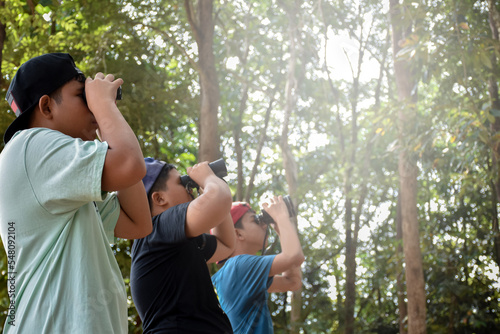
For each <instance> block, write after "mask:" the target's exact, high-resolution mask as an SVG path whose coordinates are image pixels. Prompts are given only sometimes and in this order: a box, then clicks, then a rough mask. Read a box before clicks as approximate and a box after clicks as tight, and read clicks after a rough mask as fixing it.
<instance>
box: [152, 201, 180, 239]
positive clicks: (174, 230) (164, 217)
mask: <svg viewBox="0 0 500 334" xmlns="http://www.w3.org/2000/svg"><path fill="white" fill-rule="evenodd" d="M189 203H190V202H186V203H182V204H179V205H176V206H174V207H171V208H168V209H167V210H165V211H163V212H162V213H160V214H159V215H158V216H155V217H154V218H153V220H154V221H155V224H156V228H155V229H154V231H153V233H152V234H151V235H150V238H149V239H150V243H153V244H154V243H156V242H158V243H178V242H179V243H180V242H184V241H186V240H187V237H186V229H185V224H186V213H187V207H188V206H189Z"/></svg>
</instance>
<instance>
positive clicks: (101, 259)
mask: <svg viewBox="0 0 500 334" xmlns="http://www.w3.org/2000/svg"><path fill="white" fill-rule="evenodd" d="M122 83H123V80H121V79H117V80H114V77H113V76H112V75H107V76H104V74H102V73H98V74H96V76H95V78H94V79H91V78H87V79H85V76H84V75H83V73H82V72H81V71H80V70H79V69H78V68H77V67H76V66H75V63H74V61H73V58H72V57H71V56H70V55H69V54H67V53H50V54H45V55H42V56H39V57H35V58H32V59H31V60H29V61H27V62H26V63H24V64H23V65H22V66H21V67H20V68H19V69H18V71H17V73H16V75H15V76H14V78H13V79H12V82H11V84H10V87H9V89H8V91H7V96H6V99H7V101H8V102H9V104H10V105H11V107H12V110H13V111H14V112H15V114H16V116H17V118H16V119H15V120H14V121H13V122H12V124H11V125H10V126H9V127H8V129H7V130H6V132H5V136H4V142H5V143H6V145H5V148H4V149H3V151H2V153H1V154H0V178H1V180H0V184H1V185H2V186H1V187H0V203H1V205H0V233H1V237H2V241H3V245H4V247H5V250H6V252H7V258H8V264H7V270H8V273H7V276H8V289H7V291H8V294H9V298H10V305H9V308H8V314H7V319H6V323H5V326H4V333H50V334H53V333H72V334H74V333H81V334H88V333H127V331H128V321H127V294H126V290H125V285H124V283H123V278H122V275H121V272H120V268H119V266H118V263H117V262H116V259H115V257H114V254H113V251H112V249H111V247H110V243H111V242H113V241H114V237H115V236H116V237H121V238H140V237H143V236H145V235H147V234H148V233H150V232H151V228H152V227H151V217H150V216H149V215H148V211H149V210H148V203H147V200H146V196H145V195H146V193H145V190H144V186H143V184H142V182H141V179H142V177H143V176H144V174H145V173H146V168H145V165H144V160H143V156H142V152H141V149H140V146H139V143H138V142H137V139H136V137H135V135H134V133H133V132H132V129H130V127H129V125H128V124H127V122H126V121H125V119H124V118H123V116H122V115H121V113H120V111H119V110H118V108H117V106H116V103H115V96H116V93H117V89H118V87H119V86H120V85H121V84H122ZM84 88H85V90H84ZM84 91H85V92H86V101H85V100H84V97H85V96H84ZM97 130H99V134H100V138H101V139H102V142H101V141H99V140H97V139H96V132H97ZM111 191H118V193H117V194H116V193H112V194H111V193H109V194H108V192H111Z"/></svg>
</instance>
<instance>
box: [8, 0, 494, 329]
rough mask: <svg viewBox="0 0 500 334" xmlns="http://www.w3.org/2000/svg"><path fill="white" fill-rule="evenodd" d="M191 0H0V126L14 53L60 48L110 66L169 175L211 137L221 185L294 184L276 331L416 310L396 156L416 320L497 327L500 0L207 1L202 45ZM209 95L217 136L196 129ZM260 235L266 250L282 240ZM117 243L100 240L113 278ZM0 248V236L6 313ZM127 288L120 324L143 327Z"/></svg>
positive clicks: (362, 323) (88, 66)
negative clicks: (290, 267)
mask: <svg viewBox="0 0 500 334" xmlns="http://www.w3.org/2000/svg"><path fill="white" fill-rule="evenodd" d="M200 1H207V2H208V1H209V0H198V1H195V0H185V1H184V2H179V1H167V0H142V1H133V0H109V1H99V0H59V1H49V0H39V1H37V0H27V1H21V0H4V1H0V54H1V63H0V66H1V67H0V73H1V76H0V90H1V94H0V97H1V99H0V135H1V136H2V137H3V133H4V131H5V129H6V128H7V126H8V124H10V122H11V121H12V120H13V119H14V117H15V116H14V115H13V113H12V111H11V110H10V109H9V106H8V104H7V102H6V101H5V100H4V97H5V94H6V91H7V88H8V86H9V84H10V81H11V79H12V77H13V75H14V74H15V72H16V70H17V68H18V67H19V66H20V65H21V64H22V63H23V62H25V61H26V60H28V59H30V58H32V57H34V56H37V55H40V54H43V53H47V52H69V53H70V54H71V55H72V56H73V58H74V59H75V61H76V63H77V66H78V67H79V68H80V69H82V71H83V72H84V73H85V74H86V75H94V74H95V73H96V72H98V71H101V72H105V73H113V74H114V75H115V76H116V77H121V78H123V79H124V82H125V83H124V85H123V100H122V101H120V102H119V108H120V110H121V111H122V113H123V114H124V116H125V118H126V119H127V121H128V122H129V124H130V125H131V127H132V129H133V130H134V131H135V133H136V135H137V137H138V140H139V142H140V144H141V147H142V149H143V152H144V156H153V157H155V158H158V159H162V160H165V161H168V162H170V163H173V164H175V165H177V166H178V168H179V170H180V171H181V173H182V172H183V171H185V168H186V167H188V166H190V165H192V164H194V163H195V162H196V161H198V159H200V158H202V159H211V158H210V157H213V156H214V154H217V152H219V154H220V155H221V156H222V157H223V158H224V159H225V161H226V163H227V166H228V173H229V175H228V177H226V181H227V182H228V184H229V186H230V187H231V190H232V192H233V195H234V199H235V200H246V201H248V202H250V203H251V204H252V206H253V207H254V208H259V207H260V204H261V203H262V201H263V200H265V198H266V197H267V196H270V195H273V194H277V195H285V194H290V195H292V197H293V200H294V202H295V205H296V206H297V213H298V215H297V220H296V223H297V227H298V231H299V234H300V238H301V241H302V245H303V248H304V253H305V255H306V261H305V263H304V265H303V288H302V290H301V291H300V292H299V293H298V294H295V295H292V294H273V295H272V296H271V298H270V301H269V305H270V309H271V311H272V316H273V323H274V327H275V332H276V333H354V332H355V333H406V331H408V330H409V329H410V328H411V327H409V326H408V319H409V318H410V319H411V314H407V311H411V307H409V306H410V305H407V304H408V303H412V298H408V297H409V296H408V293H409V290H408V289H407V286H406V282H407V281H406V278H407V277H406V276H407V275H406V274H407V272H406V270H407V269H409V268H412V266H411V265H412V264H414V261H415V260H411V257H410V255H412V254H409V253H407V252H406V251H404V249H403V248H404V247H403V246H404V243H405V242H406V243H407V244H408V241H407V239H404V238H403V236H402V235H403V234H401V233H402V231H401V228H403V229H405V226H406V225H405V224H404V217H403V218H402V217H401V216H402V215H401V209H403V208H404V205H403V204H401V197H400V196H401V194H402V193H403V192H404V189H403V187H404V186H403V183H402V182H400V180H401V179H402V178H403V177H406V175H405V173H404V172H405V169H404V168H402V166H401V161H406V166H407V165H411V166H413V168H414V169H413V170H412V171H414V172H415V174H414V182H415V189H414V193H412V194H414V197H415V203H414V208H415V218H416V224H417V225H416V226H415V227H416V230H415V231H414V232H413V233H414V236H416V237H417V238H418V240H419V241H418V243H417V247H418V248H419V251H420V254H418V258H419V259H421V262H422V275H423V282H424V285H423V290H424V291H422V293H423V294H424V295H423V296H422V297H423V301H424V302H425V308H426V312H425V314H424V316H425V324H424V327H425V328H424V331H425V330H426V331H428V332H430V333H493V332H498V331H499V329H500V316H499V301H500V285H499V283H498V281H499V265H500V232H499V224H498V218H499V213H498V205H499V200H500V176H499V175H500V174H499V169H500V168H499V167H500V166H499V158H500V145H499V144H500V132H499V130H500V104H499V103H500V99H499V97H498V78H499V77H500V76H498V59H499V51H500V43H499V37H498V29H499V28H500V15H499V13H500V12H499V10H500V5H498V4H497V3H496V2H495V1H493V0H461V1H457V0H441V1H436V0H427V1H424V0H412V1H409V0H399V1H397V0H391V1H374V0H357V1H335V0H311V1H308V0H303V1H299V0H265V1H256V0H246V1H243V0H235V1H226V0H214V1H213V3H212V1H211V0H210V2H211V3H212V7H211V8H210V11H211V19H212V20H211V21H213V22H212V24H213V35H211V36H210V38H209V39H208V42H210V44H211V46H210V47H211V49H210V47H209V46H207V45H204V44H202V42H205V43H206V42H207V40H203V38H202V37H203V35H204V33H206V32H207V31H205V30H204V29H202V28H201V27H205V26H204V24H210V22H208V23H207V22H206V18H205V19H204V18H203V17H202V16H203V15H202V13H204V14H205V15H206V12H203V11H206V10H207V9H206V8H202V6H199V5H200ZM391 8H392V10H398V12H397V13H395V12H393V11H391ZM396 14H397V15H396ZM396 32H399V33H396ZM207 47H208V50H209V52H211V54H209V55H208V56H207V54H206V52H207V51H206V50H207ZM204 57H205V58H204ZM206 57H208V58H206ZM207 59H208V60H207ZM402 64H404V65H405V66H406V67H405V70H406V71H407V72H405V73H407V75H406V77H405V79H406V80H404V82H402V81H401V77H400V76H398V73H400V72H399V70H396V69H397V68H398V66H401V65H402ZM215 84H216V85H218V87H214V86H213V85H215ZM405 84H406V86H404V85H405ZM402 87H403V88H404V89H405V92H406V93H407V96H405V97H404V98H402V95H401V89H402ZM214 94H216V95H218V96H214ZM208 97H210V98H211V99H210V101H208V102H207V100H206V99H207V98H208ZM208 109H210V112H211V113H212V114H211V115H212V116H213V115H215V116H216V117H215V120H216V123H215V126H216V129H215V130H216V139H207V138H215V137H205V136H203V134H204V133H203V132H204V131H205V133H206V131H208V127H211V126H212V125H206V124H207V123H206V122H205V118H204V117H206V114H204V110H208ZM210 130H214V129H210ZM203 145H208V149H209V150H212V149H214V151H210V152H209V153H202V152H201V151H203V152H205V151H204V150H206V149H207V146H203ZM214 146H215V148H214ZM2 148H3V143H1V144H0V149H2ZM214 152H216V153H214ZM402 153H404V159H406V160H402V158H401V154H402ZM403 167H404V166H403ZM406 171H407V170H406ZM0 186H1V185H0ZM403 200H404V198H403ZM0 205H1V204H0ZM259 210H260V209H257V211H259ZM403 210H404V209H403ZM403 216H404V213H403ZM402 221H403V224H402ZM407 231H408V228H407V227H406V232H407ZM403 232H404V231H403ZM271 237H272V240H273V243H271V247H270V249H269V250H268V252H269V253H271V252H276V251H277V250H278V249H279V243H277V242H276V241H277V238H276V236H271ZM130 248H131V241H128V240H118V241H117V243H116V244H115V245H114V246H113V250H114V251H115V254H116V257H117V260H118V262H119V264H120V267H121V269H122V274H123V277H124V280H125V283H126V284H127V283H128V277H129V272H130ZM6 261H7V259H6V257H5V254H4V253H2V257H1V258H0V263H1V265H2V266H1V268H2V273H1V275H0V311H1V312H2V316H1V317H0V323H1V324H3V322H4V319H5V316H6V314H7V307H8V304H9V300H8V296H7V289H6V287H7V282H6V279H7V277H6V272H7V269H6ZM405 261H408V262H405ZM410 261H411V262H410ZM129 296H130V294H129ZM129 304H130V307H129V332H130V333H141V332H142V330H141V323H140V318H139V316H138V315H137V312H136V311H135V308H134V306H133V301H132V299H131V298H130V297H129ZM422 332H423V331H422ZM408 333H412V330H410V331H408Z"/></svg>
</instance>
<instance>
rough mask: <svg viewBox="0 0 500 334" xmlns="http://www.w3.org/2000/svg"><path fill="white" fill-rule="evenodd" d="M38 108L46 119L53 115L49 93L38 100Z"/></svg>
mask: <svg viewBox="0 0 500 334" xmlns="http://www.w3.org/2000/svg"><path fill="white" fill-rule="evenodd" d="M38 109H40V113H41V114H42V117H44V118H46V119H51V118H52V117H53V114H52V113H51V112H50V97H49V96H48V95H44V96H42V97H41V98H40V99H39V100H38Z"/></svg>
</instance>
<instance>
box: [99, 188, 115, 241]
mask: <svg viewBox="0 0 500 334" xmlns="http://www.w3.org/2000/svg"><path fill="white" fill-rule="evenodd" d="M96 204H97V208H98V210H99V214H100V216H101V220H102V226H103V228H104V232H105V233H106V237H107V238H108V241H109V243H110V244H112V243H114V242H115V227H116V223H117V222H118V217H119V216H120V202H119V201H118V197H117V196H116V193H115V192H113V193H109V194H108V195H107V196H106V198H105V199H104V201H102V202H96Z"/></svg>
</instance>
